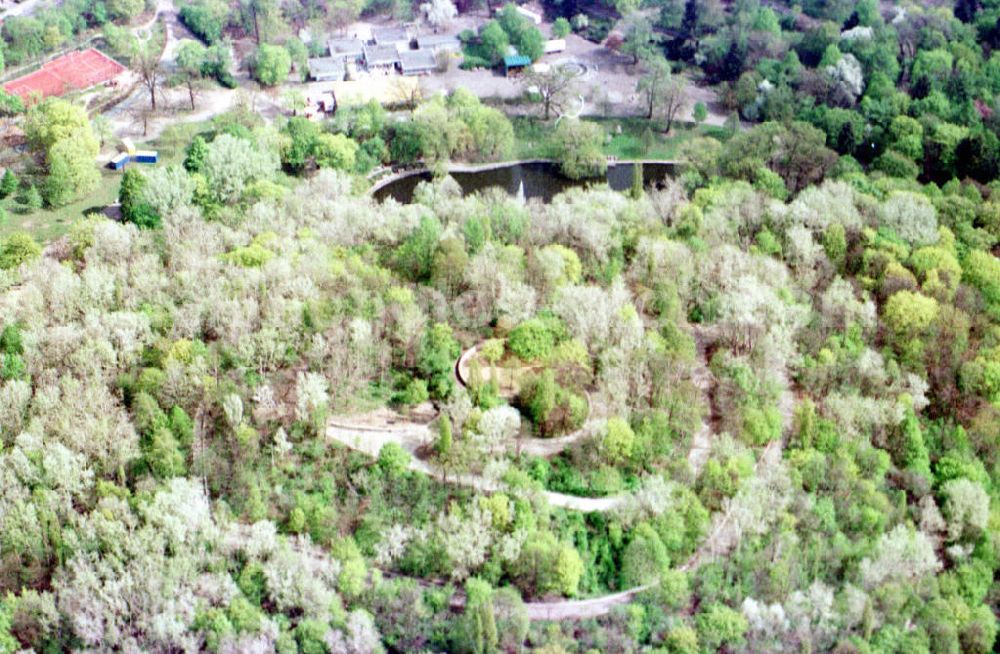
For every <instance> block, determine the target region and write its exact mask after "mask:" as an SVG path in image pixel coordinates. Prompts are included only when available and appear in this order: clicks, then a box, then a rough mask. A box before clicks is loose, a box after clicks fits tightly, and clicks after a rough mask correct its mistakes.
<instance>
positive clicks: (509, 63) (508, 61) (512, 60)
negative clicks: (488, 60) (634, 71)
mask: <svg viewBox="0 0 1000 654" xmlns="http://www.w3.org/2000/svg"><path fill="white" fill-rule="evenodd" d="M503 65H504V66H506V67H507V68H519V67H521V66H529V65H531V57H528V56H527V55H507V56H506V57H504V58H503Z"/></svg>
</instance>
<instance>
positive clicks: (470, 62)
mask: <svg viewBox="0 0 1000 654" xmlns="http://www.w3.org/2000/svg"><path fill="white" fill-rule="evenodd" d="M489 67H490V62H488V61H487V60H486V59H484V58H482V57H478V56H476V55H471V54H466V55H465V58H464V59H462V63H461V64H460V65H459V68H461V69H462V70H477V69H480V68H489Z"/></svg>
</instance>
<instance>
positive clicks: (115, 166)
mask: <svg viewBox="0 0 1000 654" xmlns="http://www.w3.org/2000/svg"><path fill="white" fill-rule="evenodd" d="M128 159H129V157H128V152H120V153H118V154H116V155H115V156H114V157H112V158H111V161H109V162H108V168H110V169H111V170H121V169H122V168H124V167H125V164H127V163H128Z"/></svg>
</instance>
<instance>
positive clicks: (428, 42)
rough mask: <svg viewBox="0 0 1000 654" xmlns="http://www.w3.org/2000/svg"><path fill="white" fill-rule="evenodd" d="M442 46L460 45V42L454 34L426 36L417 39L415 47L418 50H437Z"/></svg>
mask: <svg viewBox="0 0 1000 654" xmlns="http://www.w3.org/2000/svg"><path fill="white" fill-rule="evenodd" d="M442 45H454V46H460V45H462V41H461V40H460V39H459V38H458V36H457V35H455V34H428V35H426V36H418V37H417V46H418V47H420V48H437V47H440V46H442Z"/></svg>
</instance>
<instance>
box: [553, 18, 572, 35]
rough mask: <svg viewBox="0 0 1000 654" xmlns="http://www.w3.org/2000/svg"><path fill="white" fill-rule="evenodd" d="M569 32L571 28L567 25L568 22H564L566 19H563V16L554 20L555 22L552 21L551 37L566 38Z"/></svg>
mask: <svg viewBox="0 0 1000 654" xmlns="http://www.w3.org/2000/svg"><path fill="white" fill-rule="evenodd" d="M571 31H573V27H572V26H571V25H570V24H569V21H568V20H566V18H564V17H563V16H560V17H559V18H556V19H555V21H553V23H552V36H554V37H555V38H557V39H563V38H566V36H567V35H569V33H570V32H571Z"/></svg>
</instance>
